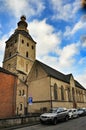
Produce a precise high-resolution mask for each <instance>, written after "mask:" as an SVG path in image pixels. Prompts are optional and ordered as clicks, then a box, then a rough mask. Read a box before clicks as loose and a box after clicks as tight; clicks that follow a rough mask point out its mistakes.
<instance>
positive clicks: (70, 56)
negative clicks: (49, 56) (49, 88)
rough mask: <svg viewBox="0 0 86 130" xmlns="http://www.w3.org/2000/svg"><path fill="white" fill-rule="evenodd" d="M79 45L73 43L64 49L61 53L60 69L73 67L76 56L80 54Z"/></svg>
mask: <svg viewBox="0 0 86 130" xmlns="http://www.w3.org/2000/svg"><path fill="white" fill-rule="evenodd" d="M78 46H79V45H78V43H77V44H75V43H72V44H70V45H67V46H65V47H64V48H63V49H61V50H60V51H59V65H60V67H63V68H67V67H71V66H72V65H73V64H74V62H75V58H74V56H75V55H76V54H77V53H78V51H79V48H78Z"/></svg>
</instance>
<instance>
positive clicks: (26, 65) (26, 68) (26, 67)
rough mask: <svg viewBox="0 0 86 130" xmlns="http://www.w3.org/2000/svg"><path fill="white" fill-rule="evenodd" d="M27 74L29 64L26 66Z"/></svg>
mask: <svg viewBox="0 0 86 130" xmlns="http://www.w3.org/2000/svg"><path fill="white" fill-rule="evenodd" d="M26 72H28V64H26Z"/></svg>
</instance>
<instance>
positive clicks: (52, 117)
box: [40, 107, 69, 124]
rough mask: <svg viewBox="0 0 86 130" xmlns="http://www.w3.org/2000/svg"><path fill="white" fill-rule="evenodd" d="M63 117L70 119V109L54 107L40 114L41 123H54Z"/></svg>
mask: <svg viewBox="0 0 86 130" xmlns="http://www.w3.org/2000/svg"><path fill="white" fill-rule="evenodd" d="M63 119H64V120H65V121H67V120H68V119H69V114H68V110H67V109H66V108H62V107H58V108H52V109H50V111H49V112H48V113H44V114H42V115H40V122H41V123H46V122H51V123H53V124H57V121H58V120H63Z"/></svg>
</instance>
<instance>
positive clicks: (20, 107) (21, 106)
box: [19, 103, 23, 111]
mask: <svg viewBox="0 0 86 130" xmlns="http://www.w3.org/2000/svg"><path fill="white" fill-rule="evenodd" d="M22 108H23V105H22V103H21V104H20V105H19V109H20V111H22Z"/></svg>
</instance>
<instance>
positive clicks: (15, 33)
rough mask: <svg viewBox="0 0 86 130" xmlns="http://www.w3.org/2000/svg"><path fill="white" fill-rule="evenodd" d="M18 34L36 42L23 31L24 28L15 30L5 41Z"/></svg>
mask: <svg viewBox="0 0 86 130" xmlns="http://www.w3.org/2000/svg"><path fill="white" fill-rule="evenodd" d="M18 34H22V35H23V36H25V37H27V38H29V39H30V40H32V41H33V42H34V43H36V42H35V41H34V40H33V38H32V37H31V35H30V34H29V33H28V32H26V31H24V30H16V31H15V32H14V33H13V34H12V35H11V36H10V38H9V39H8V40H7V41H6V42H8V41H9V40H10V39H12V38H14V37H15V36H17V35H18Z"/></svg>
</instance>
